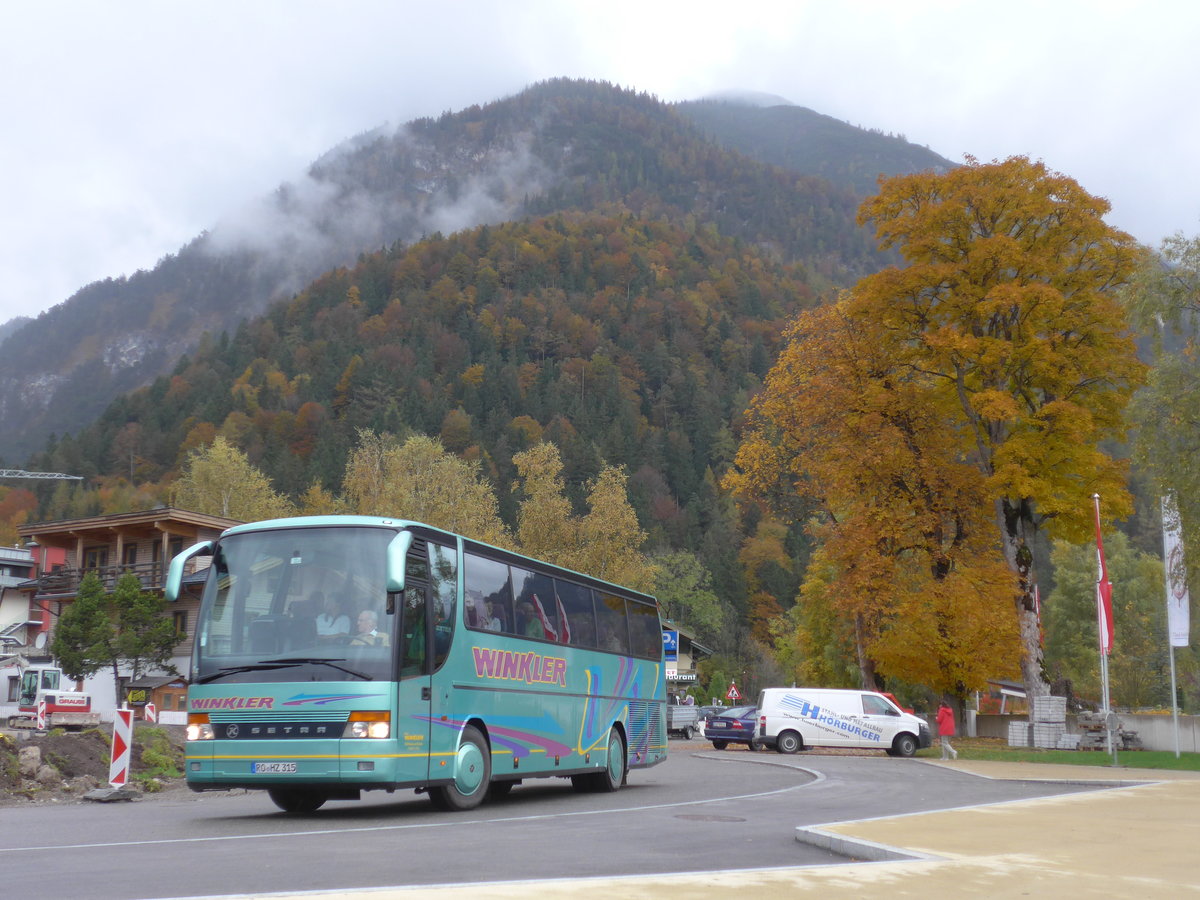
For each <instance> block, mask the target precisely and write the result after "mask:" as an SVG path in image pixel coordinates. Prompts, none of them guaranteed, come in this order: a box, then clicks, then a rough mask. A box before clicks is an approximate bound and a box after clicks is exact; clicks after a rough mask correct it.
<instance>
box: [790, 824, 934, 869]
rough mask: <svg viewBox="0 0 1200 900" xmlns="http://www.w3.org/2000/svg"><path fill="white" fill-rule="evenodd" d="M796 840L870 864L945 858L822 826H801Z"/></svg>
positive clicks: (798, 828) (797, 830) (797, 829)
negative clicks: (880, 842) (847, 834)
mask: <svg viewBox="0 0 1200 900" xmlns="http://www.w3.org/2000/svg"><path fill="white" fill-rule="evenodd" d="M796 840H797V841H799V842H800V843H802V844H809V845H811V846H813V847H816V848H818V849H820V850H827V851H829V852H830V853H836V854H838V855H839V856H845V857H846V858H847V859H851V860H863V859H865V860H868V861H870V862H915V861H918V860H940V859H943V858H944V857H941V856H933V855H931V854H928V853H918V852H916V851H915V850H901V849H900V848H898V847H892V846H889V845H888V844H878V843H876V842H875V841H867V840H863V839H861V838H853V837H847V836H846V835H844V834H838V833H836V832H833V831H826V830H825V829H824V828H823V827H821V826H820V825H800V826H798V827H797V828H796Z"/></svg>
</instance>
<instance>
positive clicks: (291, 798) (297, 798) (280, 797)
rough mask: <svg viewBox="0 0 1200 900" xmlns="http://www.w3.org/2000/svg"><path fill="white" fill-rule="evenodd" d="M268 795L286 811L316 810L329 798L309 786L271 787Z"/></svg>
mask: <svg viewBox="0 0 1200 900" xmlns="http://www.w3.org/2000/svg"><path fill="white" fill-rule="evenodd" d="M267 796H268V797H270V798H271V802H272V803H274V804H275V805H276V806H278V807H279V808H280V809H282V810H283V811H284V812H285V813H311V812H316V811H317V810H318V809H320V808H321V807H322V806H324V805H325V801H326V800H328V799H329V798H328V797H326V796H325V795H324V794H322V793H321V792H320V791H313V790H309V789H307V788H270V789H268V790H267Z"/></svg>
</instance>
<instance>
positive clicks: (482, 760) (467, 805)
mask: <svg viewBox="0 0 1200 900" xmlns="http://www.w3.org/2000/svg"><path fill="white" fill-rule="evenodd" d="M491 778H492V754H491V753H490V752H489V750H488V746H487V742H486V741H485V740H484V739H483V735H482V734H480V733H479V729H477V728H475V727H473V726H471V725H468V726H467V727H466V728H464V729H463V732H462V738H461V740H459V742H458V752H457V753H455V754H454V781H453V782H452V783H451V784H445V785H439V786H438V787H435V788H431V789H430V791H429V799H430V800H432V801H433V805H434V806H436V807H437V808H438V809H446V810H451V811H461V810H467V809H474V808H475V807H477V806H478V805H479V804H480V803H482V802H483V798H484V797H486V796H487V793H488V784H489V783H490V782H491Z"/></svg>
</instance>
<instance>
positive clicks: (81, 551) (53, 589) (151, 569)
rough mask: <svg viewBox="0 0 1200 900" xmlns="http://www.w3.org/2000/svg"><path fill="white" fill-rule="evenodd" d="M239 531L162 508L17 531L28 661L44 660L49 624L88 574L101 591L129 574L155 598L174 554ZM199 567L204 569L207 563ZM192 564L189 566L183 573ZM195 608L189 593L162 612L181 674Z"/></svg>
mask: <svg viewBox="0 0 1200 900" xmlns="http://www.w3.org/2000/svg"><path fill="white" fill-rule="evenodd" d="M239 524H241V522H240V521H238V520H236V519H226V518H223V517H221V516H209V515H205V514H203V513H197V512H191V511H189V510H186V509H176V508H173V507H166V506H164V507H158V508H156V509H150V510H145V511H143V512H130V513H117V514H115V515H109V516H90V517H88V518H84V519H63V520H60V521H57V522H39V523H37V524H32V525H22V526H20V527H19V528H18V529H17V533H18V534H19V535H20V537H21V538H22V539H23V540H24V541H25V546H26V547H27V548H28V549H30V550H31V551H32V553H33V560H34V569H33V572H32V577H30V578H29V579H28V580H26V581H23V582H21V583H20V584H19V585H17V586H16V587H17V589H18V590H20V591H22V592H23V593H25V594H27V595H28V601H29V616H28V619H27V621H28V622H29V623H30V625H29V627H28V629H27V637H26V644H27V646H28V647H29V648H30V650H32V651H33V652H34V655H40V653H44V652H45V648H48V647H49V645H50V639H51V637H52V635H53V632H54V625H55V622H56V621H57V619H58V617H59V616H60V615H61V614H62V611H63V610H64V609H65V608H67V606H68V605H69V604H70V603H71V601H73V600H74V599H75V596H76V594H77V593H78V592H79V585H80V582H81V581H82V580H83V578H84V576H85V575H87V574H88V573H89V572H95V573H96V574H97V575H98V576H99V577H100V580H101V581H102V582H103V583H104V587H105V589H106V590H112V588H113V587H114V585H115V584H116V582H117V579H118V578H120V577H121V575H123V574H124V573H126V572H131V573H133V574H134V575H136V576H137V577H138V579H139V580H140V581H141V583H142V589H143V590H146V591H162V589H163V583H164V581H165V580H166V574H167V567H168V566H169V565H170V563H171V559H172V558H173V557H174V556H175V555H176V554H177V553H179V552H180V551H182V550H183V549H185V548H186V547H190V546H191V545H192V544H195V543H197V542H199V541H204V540H209V539H213V538H216V537H217V536H218V535H219V534H220V533H221V532H222V531H224V530H225V529H226V528H229V527H231V526H233V525H239ZM199 560H200V562H201V564H202V565H208V561H209V557H207V556H205V557H200V558H199ZM195 563H196V560H191V561H190V562H189V565H194V564H195ZM199 604H200V601H199V597H198V596H197V595H196V594H192V593H189V594H187V595H185V596H184V597H181V598H180V599H179V601H178V602H177V603H176V604H175V605H174V606H173V607H172V608H171V609H170V610H169V611H168V615H170V616H171V617H172V618H173V619H174V622H175V627H176V628H177V629H178V630H179V631H180V632H181V633H183V634H184V635H185V638H184V639H183V640H181V641H180V643H179V646H178V648H177V652H176V655H175V657H174V659H173V662H174V664H175V665H176V667H177V668H179V670H180V671H181V672H186V671H187V666H188V663H189V660H190V656H191V647H192V643H191V639H192V635H193V630H194V628H195V625H196V611H197V609H198V607H199ZM33 623H36V624H33ZM110 681H111V678H110ZM100 699H103V698H102V697H101V698H100Z"/></svg>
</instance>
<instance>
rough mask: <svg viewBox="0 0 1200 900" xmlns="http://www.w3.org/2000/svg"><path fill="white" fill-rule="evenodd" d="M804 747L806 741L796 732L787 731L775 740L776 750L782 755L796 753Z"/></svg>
mask: <svg viewBox="0 0 1200 900" xmlns="http://www.w3.org/2000/svg"><path fill="white" fill-rule="evenodd" d="M803 746H804V741H802V740H801V739H800V735H798V734H796V732H794V731H785V732H783V733H782V734H780V735H779V737H777V738H776V739H775V749H776V750H778V751H779V752H780V753H795V752H796V751H797V750H799V749H800V748H801V747H803Z"/></svg>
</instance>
